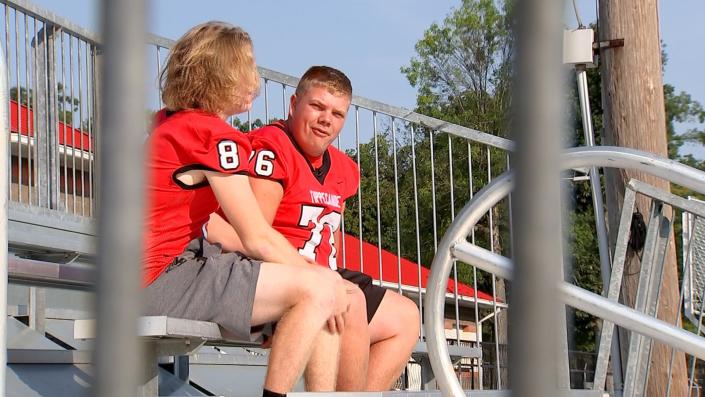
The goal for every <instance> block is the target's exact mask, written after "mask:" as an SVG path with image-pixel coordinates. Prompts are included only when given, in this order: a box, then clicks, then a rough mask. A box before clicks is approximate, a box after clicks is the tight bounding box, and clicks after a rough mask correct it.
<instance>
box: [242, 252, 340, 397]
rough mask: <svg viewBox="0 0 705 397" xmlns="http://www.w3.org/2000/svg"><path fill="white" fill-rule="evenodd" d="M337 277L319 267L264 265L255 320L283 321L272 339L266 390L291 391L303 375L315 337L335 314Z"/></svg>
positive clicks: (254, 322)
mask: <svg viewBox="0 0 705 397" xmlns="http://www.w3.org/2000/svg"><path fill="white" fill-rule="evenodd" d="M336 276H337V275H336V274H334V273H333V272H331V271H330V270H327V269H323V268H321V269H318V268H316V267H314V266H294V265H281V264H274V263H263V264H262V267H261V269H260V275H259V279H258V280H257V290H256V293H255V304H254V307H253V310H252V324H253V325H258V324H263V323H266V322H270V321H276V320H279V321H278V323H277V331H276V332H275V334H274V336H273V338H272V350H271V352H270V354H269V365H268V368H267V375H266V377H265V382H264V387H265V388H266V389H268V390H271V391H273V392H277V393H287V392H288V391H290V390H291V388H292V387H293V386H294V384H295V383H296V381H297V380H298V378H299V376H301V373H302V372H303V369H304V366H305V365H306V363H307V362H308V360H309V356H310V355H311V351H312V350H313V346H314V343H315V342H316V337H317V336H318V335H319V333H320V332H321V330H322V329H323V325H324V324H325V322H326V320H327V319H328V317H330V316H331V314H332V313H333V306H334V303H335V293H336V288H337V284H336V283H337V281H338V280H337V279H336ZM332 379H333V380H331V381H329V383H334V382H335V374H333V376H332ZM322 381H323V382H324V381H325V379H324V380H322Z"/></svg>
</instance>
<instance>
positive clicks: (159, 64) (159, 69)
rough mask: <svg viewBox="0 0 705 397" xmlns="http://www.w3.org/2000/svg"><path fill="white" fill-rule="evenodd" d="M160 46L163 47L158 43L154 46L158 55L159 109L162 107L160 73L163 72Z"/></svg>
mask: <svg viewBox="0 0 705 397" xmlns="http://www.w3.org/2000/svg"><path fill="white" fill-rule="evenodd" d="M160 48H161V47H159V46H158V45H155V46H154V49H155V53H156V55H157V78H156V84H157V110H159V109H161V108H162V84H161V81H160V79H159V77H160V74H161V72H162V58H161V56H160V55H161V54H160V51H159V49H160Z"/></svg>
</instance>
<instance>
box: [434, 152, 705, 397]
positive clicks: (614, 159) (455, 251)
mask: <svg viewBox="0 0 705 397" xmlns="http://www.w3.org/2000/svg"><path fill="white" fill-rule="evenodd" d="M593 166H594V167H616V168H630V169H636V170H639V171H642V172H644V173H647V174H651V175H654V176H657V177H660V178H663V179H666V180H669V181H671V182H673V183H675V184H678V185H681V186H683V187H686V188H689V189H692V190H694V191H696V192H699V193H705V172H702V171H699V170H696V169H693V168H690V167H688V166H685V165H682V164H679V163H677V162H675V161H671V160H667V159H662V158H659V157H656V156H654V155H652V154H649V153H643V152H639V151H635V150H630V149H624V148H609V147H598V148H575V149H570V150H568V152H567V153H565V154H564V156H563V161H562V167H563V168H564V169H570V168H582V167H593ZM513 183H514V182H513V176H512V173H511V172H509V173H506V174H504V175H502V176H501V177H499V178H498V179H496V180H495V181H494V182H493V183H492V184H491V185H489V186H487V187H486V188H485V189H484V190H483V191H481V192H480V193H478V195H477V196H476V197H475V198H474V199H473V200H471V201H470V202H469V203H468V204H467V205H466V206H465V208H463V210H462V211H461V213H460V214H459V215H458V218H457V219H456V221H455V222H454V223H453V225H452V226H451V227H450V228H449V230H448V232H447V234H446V235H445V236H444V238H443V240H442V242H441V245H440V246H439V247H440V248H439V255H437V256H436V258H435V259H434V263H433V267H432V272H431V281H430V284H431V286H432V287H431V288H430V289H429V294H428V296H427V299H428V303H427V305H428V306H429V308H430V309H431V310H430V311H427V313H426V316H427V317H426V319H425V323H426V329H427V335H429V337H428V339H427V342H428V344H429V355H430V358H431V364H432V366H433V368H434V373H435V374H436V376H437V377H438V379H439V385H440V387H441V389H442V390H443V391H444V393H446V394H449V395H450V394H452V391H457V390H458V388H459V387H460V386H459V384H458V383H457V380H456V378H455V376H454V374H453V373H452V371H450V370H449V368H450V367H449V359H448V355H447V351H446V346H445V341H444V339H443V338H442V337H440V336H439V329H442V328H441V327H442V318H440V317H439V315H441V316H442V307H443V298H442V291H439V289H438V286H442V285H443V282H444V280H446V279H447V276H448V274H449V273H450V272H451V268H452V261H453V260H463V261H466V262H468V263H471V264H473V265H475V266H477V267H480V268H482V269H484V270H487V271H491V272H494V273H495V274H497V275H498V276H499V277H503V278H511V277H512V272H513V265H512V263H511V262H510V260H509V259H508V258H506V257H503V256H501V255H498V254H496V253H492V252H490V251H487V250H486V249H483V248H480V247H477V246H475V245H473V244H472V243H470V242H469V241H467V237H466V236H468V235H469V233H470V231H471V230H472V228H473V227H474V226H475V224H476V222H477V220H478V219H480V218H481V217H482V216H483V214H484V213H486V211H487V210H488V209H489V208H491V207H492V206H493V205H494V204H495V203H497V202H499V200H501V199H502V198H503V197H505V196H506V195H508V194H509V193H510V192H511V190H512V187H513ZM630 189H631V191H633V192H637V191H638V192H640V193H641V194H644V195H647V196H648V197H651V198H653V199H654V200H655V201H658V202H659V203H665V204H668V205H671V206H676V207H680V208H683V209H684V211H688V212H691V213H693V214H696V215H699V214H700V213H701V212H702V209H699V208H697V207H696V206H694V205H689V204H688V203H687V202H686V201H687V200H684V199H682V198H679V197H677V196H673V195H671V194H669V193H664V192H660V191H658V190H657V189H654V188H651V187H649V186H648V185H645V184H643V183H633V184H631V185H630ZM627 196H628V197H632V198H631V200H632V201H633V195H632V196H629V195H627ZM625 206H626V207H625V208H627V210H626V211H625V212H623V215H624V214H627V215H628V216H629V218H630V219H631V208H632V207H631V206H629V205H627V204H626V201H625ZM660 207H661V204H658V206H656V207H655V208H657V209H658V208H660ZM652 218H653V219H654V220H659V219H660V218H658V217H657V216H655V215H654V216H652ZM626 225H627V226H626V227H627V228H628V227H629V224H628V223H627V224H626ZM621 227H622V226H620V228H621ZM620 235H622V234H621V233H620ZM650 235H651V236H652V238H654V239H655V238H656V237H659V238H662V239H663V238H665V239H667V238H668V233H665V232H664V231H663V230H662V229H661V227H660V225H658V224H657V225H656V228H654V229H653V233H650ZM647 236H648V234H647ZM623 240H624V241H622V244H619V243H618V249H621V248H619V247H622V246H624V247H626V244H627V239H626V238H624V239H623ZM666 241H667V240H666ZM662 244H663V243H658V241H657V240H654V241H652V242H651V243H650V245H651V246H649V247H645V253H644V258H643V259H644V262H643V263H645V264H648V265H649V267H647V266H646V265H644V269H643V270H641V277H642V278H644V279H645V280H649V279H651V280H653V281H647V282H645V283H644V285H642V284H641V283H640V291H639V294H640V295H641V296H644V297H646V296H647V295H652V294H656V300H644V303H642V304H639V303H637V307H636V310H635V309H633V308H630V307H627V306H624V305H622V304H618V303H617V299H618V296H619V291H620V287H621V274H622V271H621V269H622V268H621V267H618V266H619V265H623V261H624V256H623V255H622V254H620V253H619V252H616V253H615V254H614V263H615V267H614V268H613V271H612V275H611V280H610V283H609V286H608V289H609V292H608V294H607V296H608V298H609V299H608V298H604V297H601V296H599V295H597V294H594V293H591V292H589V291H586V290H583V289H581V288H579V287H577V286H574V285H572V284H568V283H566V282H561V283H560V284H559V286H558V288H557V289H558V293H559V295H560V298H561V300H562V302H563V303H565V304H566V305H569V306H572V307H574V308H577V309H579V310H582V311H584V312H586V313H589V314H591V315H594V316H595V317H597V318H601V319H603V330H602V338H601V343H600V352H599V354H598V359H597V360H596V367H597V368H596V369H595V380H594V385H593V387H594V389H595V390H604V387H605V384H604V382H605V376H606V371H607V362H608V360H609V349H610V346H611V339H610V337H611V332H612V331H611V330H612V325H610V323H614V324H616V325H618V326H619V327H622V328H623V329H626V330H629V331H631V332H632V338H631V340H632V345H633V346H634V347H630V355H629V357H628V360H629V364H628V366H627V368H626V375H627V381H628V382H629V381H630V380H631V383H627V384H626V385H625V387H626V388H625V391H626V392H628V393H629V395H630V396H631V395H643V393H644V392H645V386H646V379H647V374H648V365H649V364H648V363H649V359H648V358H646V356H648V354H649V346H651V344H652V341H659V342H661V343H664V344H665V345H667V346H670V347H671V352H672V353H671V354H672V355H674V356H675V354H676V352H681V353H683V352H685V353H688V354H690V355H692V356H693V357H694V358H697V359H699V360H702V359H704V358H705V338H703V337H701V336H700V332H699V330H698V332H696V333H692V332H689V331H687V330H685V329H683V328H681V324H680V321H679V320H678V319H677V320H676V321H675V322H672V319H669V320H668V321H669V322H666V321H662V320H659V319H657V318H655V307H656V305H657V304H658V295H657V293H658V289H659V287H660V282H659V281H658V280H659V279H658V278H656V277H650V276H649V274H650V273H652V274H655V270H651V268H650V266H651V263H652V262H651V261H650V260H647V259H646V256H647V254H646V250H651V251H654V250H656V249H657V248H658V246H661V245H662ZM624 249H625V250H626V248H624ZM441 250H442V251H441ZM620 252H621V251H620ZM652 257H653V259H654V261H653V263H654V264H656V265H657V264H658V262H659V259H657V258H658V257H657V256H655V255H652ZM660 261H661V264H662V261H663V256H662V257H661V259H660ZM654 269H656V268H654ZM649 283H651V284H649ZM648 285H651V286H650V287H649V286H648ZM606 289H607V287H606ZM644 299H646V298H644ZM640 305H641V306H640ZM682 306H683V304H682V299H681V302H680V304H679V306H678V313H680V312H681V310H682ZM439 310H440V311H439ZM642 337H646V338H642ZM693 362H695V360H693ZM673 363H674V361H673V358H672V359H671V366H673V365H674V364H673ZM693 365H694V364H693ZM671 370H672V368H669V369H668V372H669V374H670V373H671ZM598 378H599V379H598ZM692 379H693V375H691V380H692ZM670 385H671V384H670V383H669V386H668V387H669V392H668V393H669V394H670V387H671V386H670ZM691 386H692V384H691Z"/></svg>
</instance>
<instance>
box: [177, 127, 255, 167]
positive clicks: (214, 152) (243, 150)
mask: <svg viewBox="0 0 705 397" xmlns="http://www.w3.org/2000/svg"><path fill="white" fill-rule="evenodd" d="M201 140H202V144H200V145H197V146H195V147H193V146H191V147H185V148H183V152H182V155H183V156H184V157H186V158H188V164H190V166H189V167H191V168H200V169H205V170H210V171H217V172H222V173H225V174H247V173H248V169H249V164H248V160H249V157H250V152H251V151H252V148H251V146H250V141H249V140H248V139H247V137H246V136H245V135H244V134H243V133H242V132H240V131H238V130H235V129H229V130H228V129H223V130H222V131H206V132H205V133H204V134H203V135H202V136H201Z"/></svg>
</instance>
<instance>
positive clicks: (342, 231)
mask: <svg viewBox="0 0 705 397" xmlns="http://www.w3.org/2000/svg"><path fill="white" fill-rule="evenodd" d="M282 89H284V84H283V83H282ZM284 119H286V116H284ZM335 146H336V147H337V148H338V149H340V135H338V137H337V138H336V144H335ZM345 230H346V229H345V215H343V216H342V217H341V219H340V247H335V249H337V250H338V251H337V254H336V255H337V257H338V258H340V259H341V261H342V262H343V269H347V268H348V266H347V262H346V260H345V253H346V251H345ZM337 265H338V263H337V261H336V266H337Z"/></svg>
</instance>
